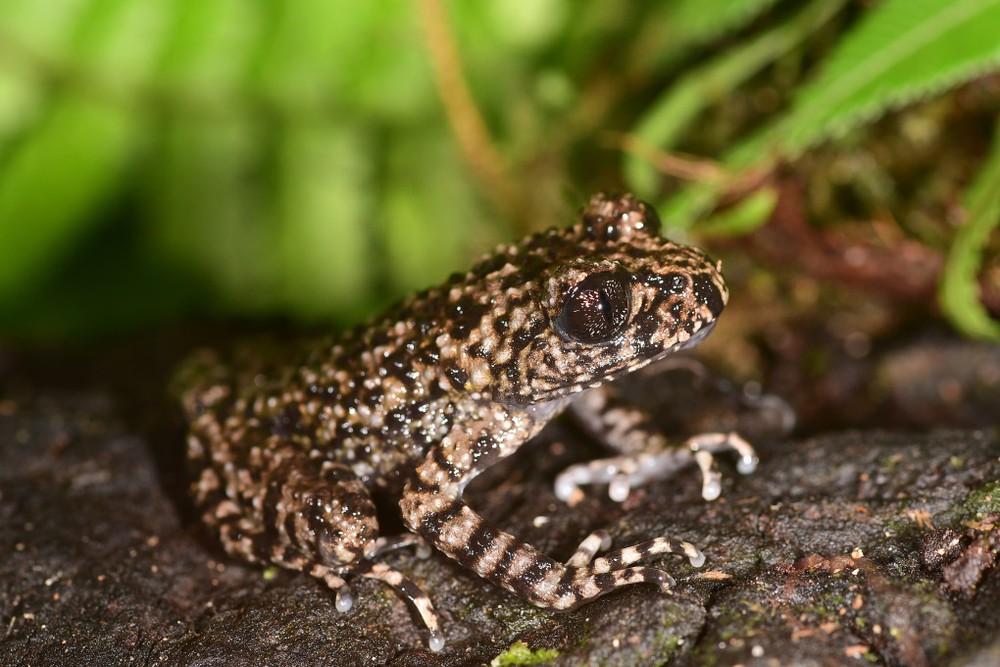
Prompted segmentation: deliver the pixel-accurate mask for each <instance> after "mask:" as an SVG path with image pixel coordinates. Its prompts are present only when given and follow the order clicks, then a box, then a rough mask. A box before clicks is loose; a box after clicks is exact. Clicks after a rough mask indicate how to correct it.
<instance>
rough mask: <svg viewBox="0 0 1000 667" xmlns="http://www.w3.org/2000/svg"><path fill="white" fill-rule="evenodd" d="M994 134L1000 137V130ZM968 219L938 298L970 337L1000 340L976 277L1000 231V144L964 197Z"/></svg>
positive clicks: (951, 253) (953, 249) (952, 252)
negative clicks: (994, 236) (988, 248)
mask: <svg viewBox="0 0 1000 667" xmlns="http://www.w3.org/2000/svg"><path fill="white" fill-rule="evenodd" d="M997 130H998V132H996V133H994V134H995V136H996V137H1000V126H998V127H997ZM964 204H965V211H966V214H967V216H968V218H967V219H966V221H965V224H964V225H962V227H961V229H959V230H958V233H957V234H955V240H954V241H953V242H952V246H951V249H950V250H949V252H948V260H947V263H946V264H945V268H944V273H943V274H942V276H941V284H940V286H939V293H938V296H939V298H940V300H941V308H942V309H943V310H944V313H945V315H947V316H948V319H950V320H951V321H952V323H953V324H954V325H955V326H956V327H958V328H959V329H960V330H962V331H964V332H965V333H966V334H968V335H970V336H975V337H977V338H986V339H992V340H1000V322H998V321H997V320H996V319H993V318H992V317H990V314H989V313H988V312H987V311H986V309H985V308H984V307H983V304H982V301H980V298H979V282H978V280H977V273H978V272H979V268H980V266H981V264H982V255H983V251H984V249H985V248H986V244H987V243H988V242H989V240H990V235H991V234H993V233H994V232H996V230H997V229H1000V140H996V139H995V140H994V142H993V150H992V153H991V155H990V156H989V157H988V158H987V160H986V163H985V164H984V165H983V168H982V170H981V171H980V172H979V175H978V176H977V178H976V180H975V182H974V183H973V184H972V186H971V187H970V188H969V190H968V191H967V193H966V197H965V202H964Z"/></svg>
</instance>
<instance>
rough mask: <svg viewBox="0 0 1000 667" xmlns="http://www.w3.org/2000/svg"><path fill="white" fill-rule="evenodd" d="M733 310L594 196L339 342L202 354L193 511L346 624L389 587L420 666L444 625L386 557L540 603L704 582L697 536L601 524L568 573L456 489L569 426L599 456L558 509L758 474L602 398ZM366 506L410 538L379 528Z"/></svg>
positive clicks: (568, 476) (637, 218) (649, 218)
mask: <svg viewBox="0 0 1000 667" xmlns="http://www.w3.org/2000/svg"><path fill="white" fill-rule="evenodd" d="M728 296H729V292H728V289H727V286H726V283H725V281H724V279H723V276H722V272H721V264H720V263H718V262H715V261H713V260H712V259H710V258H709V257H708V256H707V255H706V254H705V253H704V252H703V251H701V250H700V249H698V248H695V247H692V246H687V245H682V244H680V243H676V242H673V241H670V240H667V239H666V238H664V237H663V236H662V235H661V222H660V219H659V217H658V215H657V213H656V211H655V209H654V208H653V207H652V206H650V205H649V204H647V203H645V202H643V201H641V200H639V199H638V198H636V197H635V196H634V195H631V194H627V193H626V194H598V195H595V196H593V197H592V198H591V199H590V200H589V202H588V203H587V204H586V205H585V206H584V207H583V208H582V210H581V213H580V218H579V220H578V221H577V222H576V223H575V224H572V225H570V226H568V227H561V226H554V227H552V228H550V229H547V230H546V231H541V232H537V233H534V234H532V235H529V236H527V237H526V238H524V239H523V240H521V241H519V242H515V243H508V244H503V245H501V246H499V247H498V248H497V249H496V250H495V251H494V252H493V253H491V254H489V255H486V256H484V257H482V258H481V259H480V260H479V261H478V262H477V263H475V265H474V266H473V267H472V269H470V270H469V271H468V272H466V273H456V274H453V275H452V276H451V277H450V278H448V279H447V280H446V281H445V282H444V284H442V285H440V286H438V287H433V288H430V289H426V290H424V291H422V292H419V293H416V294H414V295H413V296H411V297H409V298H406V299H404V300H402V301H401V302H399V303H398V304H397V305H396V306H394V307H392V308H390V309H389V310H387V312H385V313H384V314H382V315H380V316H378V317H375V318H373V319H371V320H369V321H368V322H367V323H366V324H364V325H361V326H359V327H357V328H355V329H353V330H350V331H348V332H346V333H343V334H340V335H336V334H329V335H316V336H312V337H307V338H306V339H304V340H295V341H278V342H272V343H270V344H268V345H259V344H244V345H239V344H237V345H234V346H232V348H231V349H229V350H228V351H219V350H199V351H197V352H195V353H194V354H193V355H192V356H191V358H190V359H189V360H188V361H187V362H186V363H185V364H184V365H183V366H182V368H181V370H180V371H179V372H178V373H177V375H176V378H175V389H174V391H175V393H176V394H177V395H178V396H179V398H180V403H181V404H182V407H183V411H184V415H185V420H186V422H187V459H188V461H189V464H190V468H191V469H192V473H193V474H192V482H191V494H192V497H193V499H194V504H195V506H196V507H197V508H198V511H200V512H201V514H202V516H201V518H202V521H203V523H204V524H205V525H206V526H207V527H208V528H209V529H210V530H211V532H212V533H214V535H215V537H216V538H217V539H218V541H219V542H221V545H222V547H223V548H224V550H225V551H226V552H227V553H228V554H230V555H231V556H233V557H235V558H239V559H242V560H245V561H248V562H250V563H255V564H259V565H263V566H280V567H282V568H287V569H289V570H293V571H298V572H302V573H305V574H308V575H311V576H312V577H314V578H315V579H317V580H319V581H321V582H322V583H323V584H324V585H325V586H327V587H329V589H331V591H332V592H333V595H334V603H335V604H334V606H335V608H336V609H337V610H338V611H341V612H346V611H348V610H349V609H351V607H352V605H353V602H354V599H353V594H352V589H351V586H350V582H351V581H354V580H356V579H357V578H371V579H374V580H377V581H381V582H383V583H384V584H386V585H388V586H389V587H391V588H392V589H394V590H395V591H396V592H397V594H398V595H399V596H400V597H401V598H402V599H404V600H405V601H406V602H408V603H409V604H410V605H411V606H412V607H413V609H414V610H415V611H416V614H417V615H418V616H419V618H420V621H421V623H422V625H423V627H424V629H425V631H426V635H427V646H428V648H429V649H430V650H432V651H440V650H442V649H443V647H444V644H445V637H444V633H443V630H442V628H441V623H440V621H439V618H438V614H437V612H436V610H435V607H434V605H433V602H432V601H431V599H430V598H429V596H428V595H427V594H426V593H425V592H424V591H423V590H422V589H421V588H420V587H419V586H418V585H417V584H416V583H415V582H414V581H412V580H411V579H410V578H409V577H407V576H405V574H404V573H403V572H401V571H399V570H398V569H395V568H392V567H390V566H389V565H388V564H386V563H385V562H384V561H385V558H384V556H385V554H386V553H388V552H390V551H392V550H396V549H400V548H404V547H409V546H416V547H417V548H418V551H423V552H424V555H426V551H427V549H428V547H430V548H431V549H432V550H436V551H437V552H440V553H442V554H444V555H446V556H448V557H450V558H452V559H454V560H455V561H457V562H458V563H459V564H461V565H462V566H464V567H465V568H467V569H469V570H471V571H472V572H474V573H476V574H477V575H479V576H480V577H482V578H483V579H485V580H487V581H489V582H492V583H493V584H496V585H498V586H500V587H501V588H504V589H506V590H507V591H510V592H511V593H513V594H515V595H516V596H518V597H519V598H521V599H522V600H524V601H526V602H528V603H530V604H533V605H536V606H538V607H541V608H546V609H552V610H571V609H576V608H578V607H580V606H581V605H583V604H585V603H587V602H589V601H592V600H594V599H596V598H598V597H600V596H602V595H605V594H607V593H610V592H612V591H615V590H617V589H619V588H622V587H625V586H632V585H635V584H640V583H646V584H651V585H653V586H654V587H656V588H657V589H659V590H660V591H662V592H664V593H667V592H670V591H671V590H672V588H673V587H674V585H675V582H674V580H673V578H672V577H671V576H670V575H669V574H668V573H667V571H666V570H664V569H662V568H661V567H657V566H655V565H653V564H650V561H653V560H655V559H657V558H660V557H662V556H665V555H667V554H673V555H675V556H678V557H682V558H684V557H686V558H687V559H688V561H689V562H690V563H691V565H692V566H695V567H700V566H701V565H702V564H703V563H704V562H705V556H704V554H703V553H702V552H701V551H700V550H699V549H698V548H697V547H696V546H694V545H693V544H691V543H689V542H685V541H682V540H678V539H675V538H672V537H670V536H658V537H654V538H652V539H649V540H646V541H644V542H641V543H639V544H634V545H631V546H625V547H620V548H617V549H615V550H610V551H609V549H610V547H611V540H610V536H609V535H608V534H607V533H606V532H605V531H602V530H597V531H595V532H594V533H593V534H591V535H588V536H587V537H586V538H585V539H584V540H583V541H582V542H581V543H580V546H579V548H578V549H577V550H576V551H575V552H574V553H573V554H572V555H571V556H570V558H569V559H568V560H566V561H565V562H560V561H557V560H556V559H554V558H552V557H550V556H549V555H547V554H545V553H542V552H541V551H540V550H538V549H536V548H534V547H533V546H531V545H530V544H528V543H527V542H525V541H523V540H521V539H520V538H518V537H516V536H515V535H513V534H512V533H510V532H508V531H505V530H503V529H501V528H499V527H498V526H496V525H494V524H492V523H490V522H488V521H487V520H485V519H484V518H483V517H482V516H481V515H480V514H479V513H477V512H476V511H475V510H474V509H473V508H472V507H470V506H469V505H468V504H466V503H465V502H464V500H463V491H464V489H465V488H466V486H467V485H468V484H469V482H471V481H472V480H473V479H474V478H476V477H477V476H478V475H479V474H480V473H482V472H483V471H484V470H486V469H487V468H489V467H491V466H493V465H495V464H497V463H498V462H499V461H501V460H503V459H505V458H507V457H509V456H511V455H512V454H514V453H515V452H516V451H517V450H518V449H519V448H521V447H522V446H523V445H525V444H526V443H528V442H530V441H531V440H532V439H533V438H534V437H535V436H536V435H537V434H538V433H539V431H540V430H541V429H542V428H543V427H544V426H545V425H546V424H547V423H549V422H550V421H552V420H553V419H554V418H556V417H557V416H558V415H560V414H562V413H568V414H569V415H570V417H571V418H572V419H574V420H575V421H577V423H578V424H580V426H582V428H583V430H584V431H585V432H586V433H588V434H589V435H590V436H593V437H594V438H596V439H597V440H599V441H600V442H601V443H603V444H604V445H605V446H607V447H608V448H609V450H610V452H609V456H608V457H606V458H602V459H599V460H597V461H593V462H590V463H578V464H575V465H573V466H571V467H569V468H568V469H567V470H565V471H564V472H563V473H561V474H560V475H558V476H557V477H556V479H555V480H554V489H553V492H554V494H555V496H556V497H557V498H558V499H559V500H562V501H565V502H567V503H570V504H573V503H575V502H579V500H580V497H581V495H582V494H583V491H582V489H583V488H584V487H587V486H590V485H602V484H606V485H607V489H608V495H609V497H610V499H611V500H612V501H615V502H619V503H620V502H622V501H624V500H625V499H626V498H627V497H628V496H629V494H630V492H631V490H632V489H633V488H635V487H638V486H641V485H645V484H649V483H651V482H653V481H656V480H660V479H664V478H668V477H670V476H673V475H675V474H677V471H679V470H681V469H683V468H686V467H692V468H697V469H698V470H700V473H701V478H702V496H703V497H704V498H705V500H707V501H709V500H714V499H715V498H717V497H718V496H719V494H720V491H721V484H720V479H721V477H720V473H719V469H718V466H717V465H716V462H715V459H716V455H718V454H719V453H722V452H731V453H735V454H736V456H737V458H738V465H737V469H738V470H739V472H741V473H750V472H752V471H753V470H754V469H755V468H756V466H757V463H758V457H757V455H756V453H755V451H754V449H753V447H752V446H751V445H750V444H749V443H748V442H746V441H745V440H744V439H743V438H741V437H740V436H739V435H738V434H736V433H706V434H699V435H695V436H693V437H691V438H689V439H688V440H686V441H684V442H683V443H672V442H671V441H670V440H668V439H667V438H666V437H665V436H664V435H662V434H659V433H657V432H656V429H655V427H654V426H653V424H652V420H651V418H650V416H649V415H647V414H645V413H643V412H641V411H639V410H638V409H636V408H633V407H630V406H629V405H627V404H625V403H624V402H623V401H622V400H621V398H620V397H619V396H618V395H617V394H616V392H615V390H614V387H615V382H616V381H617V380H619V379H621V378H622V377H624V376H626V375H628V374H630V373H633V372H635V371H636V370H639V369H641V368H644V367H646V366H649V365H650V364H654V363H656V362H659V361H660V360H663V359H664V358H666V357H668V356H669V355H672V354H674V353H676V352H679V351H681V350H685V349H689V348H691V347H693V346H695V345H696V344H698V343H699V342H700V341H702V340H703V339H704V338H705V337H706V336H707V335H708V334H709V333H710V332H711V331H712V329H713V328H714V327H715V325H716V322H717V319H718V317H719V315H720V313H721V312H722V310H723V307H724V306H725V304H726V302H727V300H728ZM377 498H380V499H388V500H383V501H380V502H385V503H388V504H389V505H391V506H392V507H390V508H389V509H390V510H392V511H398V513H399V516H400V517H401V520H402V524H403V525H404V526H405V529H406V531H404V532H403V533H402V534H399V535H388V536H384V535H380V532H379V524H378V517H377V509H378V507H379V506H377V505H376V499H377ZM383 509H385V508H383ZM599 554H600V555H599Z"/></svg>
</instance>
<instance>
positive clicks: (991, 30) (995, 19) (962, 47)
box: [729, 0, 1000, 166]
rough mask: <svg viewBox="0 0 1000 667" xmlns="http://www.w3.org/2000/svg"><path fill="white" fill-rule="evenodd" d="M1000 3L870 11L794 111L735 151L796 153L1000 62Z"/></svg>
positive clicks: (740, 161)
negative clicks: (772, 150) (775, 149)
mask: <svg viewBox="0 0 1000 667" xmlns="http://www.w3.org/2000/svg"><path fill="white" fill-rule="evenodd" d="M998 35H1000V0H949V1H948V2H942V1H941V0H887V1H886V2H884V3H882V4H880V5H878V6H876V7H875V8H873V9H872V10H870V11H869V12H868V13H867V15H866V16H865V17H864V19H863V20H862V21H861V23H860V24H859V25H858V26H857V27H856V28H855V29H853V30H852V31H851V32H850V33H848V34H847V35H846V36H845V37H844V38H843V39H842V41H841V43H840V44H839V45H838V47H837V49H836V50H835V52H834V53H833V54H832V55H831V56H830V58H829V59H828V60H827V62H826V64H825V66H824V67H823V72H822V73H821V74H820V76H819V77H818V78H817V79H816V80H815V81H814V82H813V83H812V84H811V85H809V86H807V87H806V88H804V89H803V90H802V91H801V93H800V94H799V95H798V99H797V101H796V103H795V105H794V107H793V108H792V110H791V112H790V113H789V114H788V115H787V116H785V117H784V118H782V119H781V120H780V121H778V122H777V123H775V124H774V125H772V126H771V127H770V128H768V129H767V130H765V131H764V132H762V133H761V134H760V135H758V136H757V137H756V138H755V139H754V140H752V141H750V142H748V143H747V144H746V145H744V146H743V147H742V148H740V149H739V150H738V151H736V152H735V153H734V155H733V156H732V157H733V159H732V160H730V161H729V164H731V165H733V164H735V165H739V166H742V165H747V164H751V163H753V162H756V161H758V160H759V159H760V158H761V156H762V155H763V154H764V153H765V152H766V151H768V150H771V149H774V148H777V149H778V150H779V151H780V152H781V153H783V154H784V155H785V156H791V157H794V156H795V155H797V154H799V153H801V152H802V151H804V150H805V149H807V148H808V147H809V146H811V145H813V144H815V143H817V142H819V141H822V140H824V139H826V138H828V137H831V136H838V135H841V134H843V133H844V132H846V131H848V130H850V129H851V128H854V127H856V126H858V125H859V124H861V123H864V122H866V121H868V120H871V119H872V118H875V117H877V116H879V115H880V114H883V113H885V112H886V111H887V110H888V109H890V108H894V107H898V106H901V105H903V104H906V103H908V102H911V101H913V100H914V99H916V98H918V97H926V96H929V95H933V94H935V93H938V92H941V91H942V90H944V89H945V88H947V87H949V86H954V85H957V84H959V83H961V82H963V81H967V80H968V79H970V78H972V77H975V76H978V75H980V74H983V73H985V72H987V71H989V70H991V69H994V68H995V67H996V66H997V64H998V63H1000V36H998Z"/></svg>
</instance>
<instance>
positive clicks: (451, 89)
mask: <svg viewBox="0 0 1000 667" xmlns="http://www.w3.org/2000/svg"><path fill="white" fill-rule="evenodd" d="M418 8H419V12H420V18H421V22H422V23H423V26H424V32H425V33H426V35H427V51H428V54H429V55H430V61H431V66H432V68H433V70H434V79H435V83H436V85H437V89H438V94H439V95H440V96H441V102H442V103H443V104H444V109H445V113H446V114H447V115H448V122H449V123H450V124H451V127H452V131H453V132H454V133H455V138H456V139H457V140H458V144H459V148H460V150H461V151H462V154H463V155H464V157H465V161H466V162H467V163H468V164H469V167H470V168H471V169H472V171H473V173H474V174H475V177H476V179H477V180H478V181H479V184H480V186H481V187H482V188H483V190H484V191H485V193H486V194H487V196H488V197H489V198H490V200H491V201H492V202H493V204H494V205H495V206H496V208H497V210H499V211H501V212H504V213H506V212H509V210H510V206H511V198H510V184H509V182H508V180H507V170H506V166H505V165H504V163H503V160H502V159H501V157H500V155H499V153H498V152H497V150H496V147H495V146H494V144H493V141H492V138H491V137H490V134H489V131H488V130H487V129H486V124H485V123H484V122H483V118H482V116H481V115H480V113H479V109H478V108H477V107H476V104H475V101H474V100H473V99H472V95H471V94H470V92H469V87H468V85H467V84H466V82H465V78H464V77H463V75H462V67H461V61H460V59H459V55H458V49H457V48H456V46H455V40H454V39H453V37H452V34H451V30H450V29H449V27H448V21H447V17H446V16H445V11H444V8H443V7H442V6H441V2H440V0H419V2H418Z"/></svg>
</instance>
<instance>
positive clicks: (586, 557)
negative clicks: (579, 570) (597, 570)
mask: <svg viewBox="0 0 1000 667" xmlns="http://www.w3.org/2000/svg"><path fill="white" fill-rule="evenodd" d="M610 547H611V536H610V535H609V534H608V532H607V531H606V530H595V531H594V532H592V533H591V534H590V535H588V536H587V537H586V539H584V540H583V542H580V546H578V547H577V548H576V551H575V552H573V555H572V556H570V557H569V560H567V561H566V566H567V567H584V566H586V565H589V564H590V561H592V560H594V556H596V555H597V554H598V553H599V552H601V551H606V550H607V549H609V548H610Z"/></svg>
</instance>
